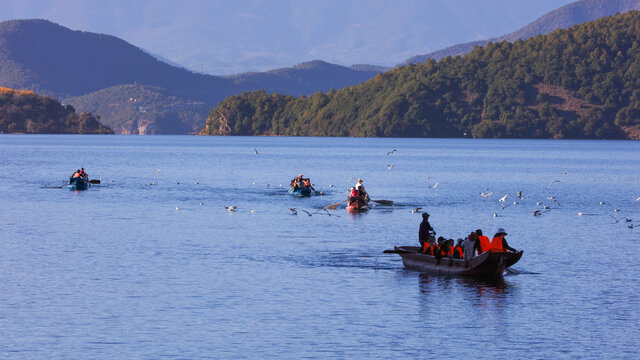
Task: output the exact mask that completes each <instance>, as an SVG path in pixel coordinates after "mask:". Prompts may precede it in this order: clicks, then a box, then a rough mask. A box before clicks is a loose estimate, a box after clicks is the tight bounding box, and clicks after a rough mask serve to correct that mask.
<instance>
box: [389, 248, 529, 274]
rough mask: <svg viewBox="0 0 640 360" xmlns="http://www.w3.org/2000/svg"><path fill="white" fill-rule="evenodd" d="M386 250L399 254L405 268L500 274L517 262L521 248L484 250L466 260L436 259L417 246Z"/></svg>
mask: <svg viewBox="0 0 640 360" xmlns="http://www.w3.org/2000/svg"><path fill="white" fill-rule="evenodd" d="M387 252H393V253H397V254H398V255H400V256H401V257H402V263H403V264H404V266H405V267H406V268H407V269H412V270H418V271H422V272H427V273H432V274H450V275H463V276H502V275H503V273H504V271H505V269H506V268H508V267H510V266H512V265H513V264H515V263H517V262H518V260H520V258H521V257H522V250H520V251H518V252H516V253H511V252H490V251H486V252H483V253H482V254H480V255H478V256H475V257H473V258H471V259H470V260H468V261H467V260H458V259H449V258H441V259H436V257H435V256H431V255H426V254H423V253H421V252H420V248H419V247H418V246H396V247H395V249H394V250H393V251H388V250H387Z"/></svg>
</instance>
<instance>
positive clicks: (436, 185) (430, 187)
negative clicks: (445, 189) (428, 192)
mask: <svg viewBox="0 0 640 360" xmlns="http://www.w3.org/2000/svg"><path fill="white" fill-rule="evenodd" d="M438 184H439V183H438V182H437V181H436V183H435V184H433V185H431V186H429V189H435V188H437V187H438Z"/></svg>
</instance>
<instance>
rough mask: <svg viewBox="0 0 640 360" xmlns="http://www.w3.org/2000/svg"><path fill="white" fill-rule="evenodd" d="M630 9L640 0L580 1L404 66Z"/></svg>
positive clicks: (638, 7)
mask: <svg viewBox="0 0 640 360" xmlns="http://www.w3.org/2000/svg"><path fill="white" fill-rule="evenodd" d="M630 10H640V0H580V1H576V2H574V3H571V4H568V5H565V6H562V7H560V8H558V9H556V10H553V11H551V12H549V13H547V14H545V15H544V16H541V17H540V18H538V19H537V20H535V21H534V22H532V23H530V24H528V25H526V26H524V27H522V28H520V29H518V30H516V31H514V32H512V33H509V34H506V35H503V36H499V37H495V38H491V39H489V40H479V41H472V42H468V43H463V44H456V45H453V46H449V47H447V48H444V49H441V50H437V51H433V52H430V53H428V54H425V55H416V56H413V57H411V58H409V59H407V60H405V61H404V62H403V63H402V64H401V65H407V64H416V63H422V62H425V61H426V60H427V59H435V60H439V59H442V58H444V57H447V56H457V55H464V54H467V53H469V52H470V51H471V50H473V48H474V47H476V46H484V45H485V44H486V43H488V42H498V41H502V40H508V41H516V40H518V39H522V40H526V39H528V38H530V37H533V36H536V35H543V34H548V33H550V32H552V31H554V30H556V29H566V28H569V27H571V26H573V25H577V24H581V23H583V22H586V21H591V20H595V19H597V18H600V17H603V16H611V15H614V14H615V13H624V12H627V11H630Z"/></svg>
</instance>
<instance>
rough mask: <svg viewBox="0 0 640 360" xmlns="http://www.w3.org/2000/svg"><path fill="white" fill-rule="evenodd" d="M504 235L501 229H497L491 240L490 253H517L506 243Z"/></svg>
mask: <svg viewBox="0 0 640 360" xmlns="http://www.w3.org/2000/svg"><path fill="white" fill-rule="evenodd" d="M506 235H507V233H506V232H505V231H504V229H503V228H499V229H498V232H497V233H496V234H495V235H494V236H493V240H491V252H506V251H507V250H509V251H511V252H517V250H516V249H514V248H512V247H511V246H509V244H508V243H507V239H505V238H504V237H505V236H506Z"/></svg>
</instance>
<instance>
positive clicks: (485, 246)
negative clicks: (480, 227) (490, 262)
mask: <svg viewBox="0 0 640 360" xmlns="http://www.w3.org/2000/svg"><path fill="white" fill-rule="evenodd" d="M478 240H480V249H478V255H480V254H482V253H483V252H485V251H489V250H490V249H491V240H489V238H488V237H486V236H484V235H480V236H478Z"/></svg>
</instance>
